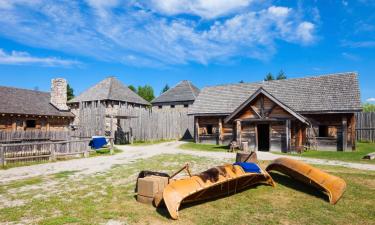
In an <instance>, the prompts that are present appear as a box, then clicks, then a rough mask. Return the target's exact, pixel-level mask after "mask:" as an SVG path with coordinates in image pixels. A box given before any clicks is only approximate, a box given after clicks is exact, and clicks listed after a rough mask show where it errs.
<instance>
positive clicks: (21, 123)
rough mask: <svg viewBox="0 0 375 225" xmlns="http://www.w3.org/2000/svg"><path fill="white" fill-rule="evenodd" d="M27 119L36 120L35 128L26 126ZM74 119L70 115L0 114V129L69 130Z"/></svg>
mask: <svg viewBox="0 0 375 225" xmlns="http://www.w3.org/2000/svg"><path fill="white" fill-rule="evenodd" d="M27 120H35V128H28V127H27V126H26V121H27ZM71 121H72V119H71V118H68V117H52V116H35V115H34V116H33V115H30V116H29V115H10V114H2V115H0V131H25V130H42V131H67V130H68V129H69V124H70V123H71Z"/></svg>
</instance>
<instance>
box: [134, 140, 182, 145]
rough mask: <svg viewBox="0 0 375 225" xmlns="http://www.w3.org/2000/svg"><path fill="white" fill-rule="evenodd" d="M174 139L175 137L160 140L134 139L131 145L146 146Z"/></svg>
mask: <svg viewBox="0 0 375 225" xmlns="http://www.w3.org/2000/svg"><path fill="white" fill-rule="evenodd" d="M172 141H176V139H161V140H152V141H134V143H133V144H131V145H132V146H147V145H156V144H161V143H165V142H172Z"/></svg>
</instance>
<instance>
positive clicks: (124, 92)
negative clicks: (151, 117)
mask: <svg viewBox="0 0 375 225" xmlns="http://www.w3.org/2000/svg"><path fill="white" fill-rule="evenodd" d="M98 100H114V101H123V102H129V103H136V104H140V105H149V104H150V103H148V102H147V101H146V100H144V99H143V98H142V97H140V96H139V95H137V94H136V93H134V92H133V91H132V90H130V89H129V88H128V87H127V86H125V85H124V84H123V83H122V82H121V81H119V80H118V79H116V78H115V77H108V78H106V79H104V80H102V81H100V82H99V83H97V84H96V85H94V86H92V87H91V88H89V89H88V90H86V91H84V92H83V93H82V94H80V95H79V96H77V97H75V98H73V99H72V100H70V101H69V103H78V102H88V101H98Z"/></svg>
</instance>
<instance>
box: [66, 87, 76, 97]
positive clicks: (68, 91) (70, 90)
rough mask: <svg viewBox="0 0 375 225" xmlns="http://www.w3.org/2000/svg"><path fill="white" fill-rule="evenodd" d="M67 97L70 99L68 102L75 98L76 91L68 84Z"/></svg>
mask: <svg viewBox="0 0 375 225" xmlns="http://www.w3.org/2000/svg"><path fill="white" fill-rule="evenodd" d="M66 89H67V90H66V91H67V92H66V95H67V97H68V101H69V100H71V99H73V98H74V89H73V88H72V87H71V86H70V85H69V84H68V86H67V87H66Z"/></svg>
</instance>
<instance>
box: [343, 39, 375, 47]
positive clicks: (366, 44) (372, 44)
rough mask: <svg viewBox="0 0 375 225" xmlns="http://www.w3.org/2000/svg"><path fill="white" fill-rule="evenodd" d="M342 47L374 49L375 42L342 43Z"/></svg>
mask: <svg viewBox="0 0 375 225" xmlns="http://www.w3.org/2000/svg"><path fill="white" fill-rule="evenodd" d="M341 46H343V47H350V48H374V47H375V41H347V40H343V41H341Z"/></svg>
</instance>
